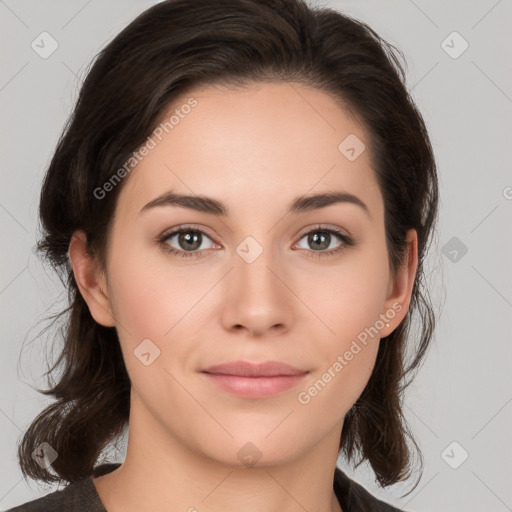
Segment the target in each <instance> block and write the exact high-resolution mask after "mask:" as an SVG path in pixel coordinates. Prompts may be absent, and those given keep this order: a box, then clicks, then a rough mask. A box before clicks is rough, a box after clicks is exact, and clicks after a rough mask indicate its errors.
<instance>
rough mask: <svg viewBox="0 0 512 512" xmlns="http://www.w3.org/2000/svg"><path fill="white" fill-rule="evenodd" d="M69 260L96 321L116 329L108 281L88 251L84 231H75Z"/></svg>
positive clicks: (70, 244) (70, 246)
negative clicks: (108, 291)
mask: <svg viewBox="0 0 512 512" xmlns="http://www.w3.org/2000/svg"><path fill="white" fill-rule="evenodd" d="M69 260H70V263H71V265H72V267H73V274H74V276H75V281H76V283H77V285H78V289H79V290H80V293H81V294H82V297H83V298H84V300H85V302H87V305H88V306H89V311H90V312H91V315H92V317H93V318H94V320H96V322H98V323H99V324H100V325H103V326H105V327H114V326H115V319H114V315H113V312H112V306H111V303H110V300H109V297H108V293H107V291H106V290H107V286H106V284H107V283H106V279H105V276H104V273H103V272H102V271H101V269H100V266H99V262H98V261H97V259H95V258H94V257H93V256H92V255H91V254H90V253H89V252H88V251H87V235H86V234H85V232H84V231H83V230H77V231H75V232H74V233H73V235H72V237H71V241H70V243H69Z"/></svg>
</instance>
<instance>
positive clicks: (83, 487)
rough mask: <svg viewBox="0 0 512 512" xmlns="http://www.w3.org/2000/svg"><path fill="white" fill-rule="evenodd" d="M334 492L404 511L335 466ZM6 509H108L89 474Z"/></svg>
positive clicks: (382, 509)
mask: <svg viewBox="0 0 512 512" xmlns="http://www.w3.org/2000/svg"><path fill="white" fill-rule="evenodd" d="M120 465H121V464H120V463H118V462H116V463H108V464H101V465H99V466H96V467H95V468H94V470H93V476H100V475H104V474H106V473H110V472H111V471H114V469H116V468H118V467H119V466H120ZM333 488H334V492H335V494H336V497H337V498H338V501H339V502H340V505H341V508H342V509H343V512H405V511H403V510H400V509H397V508H395V507H392V506H391V505H388V504H387V503H385V502H383V501H380V500H378V499H377V498H375V497H374V496H372V495H371V494H370V493H369V492H368V491H367V490H366V489H365V488H364V487H362V486H361V485H359V484H358V483H357V482H354V481H353V480H350V478H349V477H348V476H347V475H346V474H345V473H343V471H341V470H340V469H339V468H336V471H335V475H334V483H333ZM7 512H107V511H106V510H105V507H104V506H103V503H102V502H101V500H100V497H99V495H98V493H97V492H96V487H95V486H94V483H93V481H92V477H91V476H88V477H84V478H82V479H80V480H78V481H77V482H73V483H71V484H68V486H67V487H65V488H64V489H61V490H59V491H54V492H52V493H50V494H47V495H46V496H43V497H42V498H37V499H35V500H32V501H28V502H26V503H24V504H23V505H19V506H18V507H14V508H11V509H9V510H7Z"/></svg>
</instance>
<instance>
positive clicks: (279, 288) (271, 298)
mask: <svg viewBox="0 0 512 512" xmlns="http://www.w3.org/2000/svg"><path fill="white" fill-rule="evenodd" d="M271 256H272V255H271V251H270V250H268V251H266V250H263V252H262V253H261V254H260V255H259V256H258V257H257V258H256V259H255V260H254V261H252V262H250V259H248V260H245V259H244V258H243V257H240V256H239V255H238V254H235V255H234V258H233V262H234V265H233V268H232V270H231V271H230V272H229V274H228V276H227V278H226V282H225V284H224V286H225V295H226V298H225V301H224V309H223V314H222V322H223V325H224V328H225V329H227V330H229V331H236V330H238V331H240V330H246V331H247V332H248V333H249V334H250V335H251V336H266V335H270V334H272V335H275V334H279V333H283V332H286V331H287V330H289V329H290V328H291V325H292V322H293V316H294V313H293V311H294V307H296V304H294V302H296V301H297V298H296V297H295V296H294V294H293V292H292V291H291V289H290V285H291V287H292V288H293V283H289V281H290V280H291V277H290V272H286V270H283V265H279V264H278V263H277V262H276V260H275V259H273V258H272V257H271Z"/></svg>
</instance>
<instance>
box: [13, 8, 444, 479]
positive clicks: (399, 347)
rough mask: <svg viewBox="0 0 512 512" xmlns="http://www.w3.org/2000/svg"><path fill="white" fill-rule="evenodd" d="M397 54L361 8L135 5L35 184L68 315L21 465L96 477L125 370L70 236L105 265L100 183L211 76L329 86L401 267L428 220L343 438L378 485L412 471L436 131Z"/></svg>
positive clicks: (113, 429) (107, 211)
mask: <svg viewBox="0 0 512 512" xmlns="http://www.w3.org/2000/svg"><path fill="white" fill-rule="evenodd" d="M399 57H401V58H402V60H403V61H405V59H404V57H403V54H402V53H401V51H400V50H399V49H397V48H396V47H395V46H393V45H391V44H390V43H388V42H386V41H385V40H383V39H382V38H381V37H380V36H379V35H378V34H376V33H375V32H374V31H373V30H372V29H371V28H370V27H369V26H368V25H366V24H365V23H363V22H362V21H360V20H357V19H354V18H351V17H349V16H346V15H344V14H342V13H340V12H338V11H336V10H333V9H330V8H327V7H314V6H312V5H309V4H308V3H306V1H305V0H216V1H215V2H211V1H210V0H166V1H163V2H160V3H158V4H156V5H154V6H152V7H151V8H149V9H147V10H146V11H144V12H143V13H142V14H140V15H139V16H138V17H137V18H136V19H135V20H133V21H132V22H131V23H130V24H129V25H127V26H126V28H124V29H123V30H122V31H121V32H120V33H119V34H118V35H117V36H116V37H115V38H114V39H113V40H112V41H111V42H110V43H109V44H108V45H106V46H105V47H104V49H102V50H101V51H100V52H99V54H97V55H96V57H95V59H94V60H93V63H92V64H91V66H90V68H89V69H88V71H87V75H86V78H85V80H84V82H83V85H82V87H81V89H80V93H79V96H78V99H77V102H76V105H75V108H74V110H73V112H72V114H71V116H70V118H69V119H68V122H67V124H66V126H65V127H64V130H63V132H62V134H61V137H60V139H59V142H58V144H57V147H56V149H55V152H54V154H53V157H52V159H51V162H50V164H49V166H48V168H47V170H46V174H45V177H44V181H43V184H42V189H41V195H40V205H39V217H40V223H41V231H42V236H41V239H40V240H39V241H38V243H37V250H38V252H40V253H42V255H43V257H44V258H45V260H46V261H48V262H49V263H50V264H51V266H52V268H53V269H55V271H56V272H57V274H58V275H59V277H60V279H61V281H62V283H63V284H64V285H65V287H66V290H67V294H68V301H69V305H68V307H66V309H64V310H63V311H62V312H61V313H60V318H61V319H62V320H63V325H64V328H63V330H62V337H63V348H62V351H61V353H60V356H59V357H58V359H57V360H56V362H55V364H54V365H53V366H52V367H51V368H50V370H49V372H48V373H53V372H56V371H57V370H59V375H58V378H57V380H56V382H55V383H54V384H51V387H50V388H49V389H46V390H40V389H38V391H39V392H41V393H43V394H45V395H49V396H51V397H53V398H55V401H54V402H53V403H52V404H51V405H49V406H48V407H47V408H45V409H44V410H43V411H42V412H41V413H40V414H39V415H38V416H37V417H36V418H35V419H34V420H33V422H32V423H31V425H30V426H29V428H28V429H27V431H26V432H25V433H24V435H23V438H22V440H21V442H20V443H19V445H18V458H19V462H20V467H21V469H22V472H23V474H24V475H25V477H27V476H28V477H30V478H33V479H37V480H43V481H45V482H48V483H49V482H55V481H61V480H65V481H68V482H73V481H76V480H77V479H79V478H81V477H83V476H86V475H90V474H91V473H92V470H93V468H94V466H95V463H96V462H97V460H98V457H99V455H100V454H101V452H102V451H103V450H104V449H105V448H106V447H107V446H108V445H109V444H110V443H111V442H112V441H114V440H115V439H116V438H117V437H118V436H119V435H120V434H121V433H122V431H123V429H124V428H125V427H126V425H127V424H128V420H129V400H130V386H131V384H130V379H129V376H128V374H127V371H126V367H125V364H124V361H123V356H122V353H121V349H120V345H119V339H118V336H117V332H116V329H115V328H114V327H111V328H110V327H104V326H101V325H99V324H98V323H96V322H95V320H94V319H93V318H92V316H91V314H90V312H89V309H88V307H87V303H86V302H85V301H84V299H83V298H82V296H81V294H80V292H79V290H78V288H77V283H76V282H75V279H74V275H73V272H72V269H71V267H70V265H69V262H68V247H69V243H70V239H71V236H72V234H73V232H74V231H75V230H77V229H82V230H84V231H85V233H86V234H87V247H88V251H89V252H90V254H91V255H93V256H94V257H96V258H98V261H99V262H100V263H101V265H103V268H105V261H106V248H107V241H108V238H109V231H110V229H111V226H112V220H113V215H114V211H115V208H116V201H117V197H118V194H119V192H120V190H121V188H122V186H123V183H122V182H121V183H120V184H119V185H118V186H116V187H115V188H114V189H113V190H112V191H111V192H109V194H107V195H106V196H105V197H104V198H102V199H98V198H97V197H96V195H95V193H94V191H95V190H97V189H98V187H101V186H102V185H103V184H104V183H106V182H107V181H108V180H109V179H110V178H111V177H112V176H113V174H114V173H115V171H116V170H118V169H120V168H121V167H123V164H124V163H125V162H126V161H127V160H128V159H129V158H130V157H131V156H132V154H133V152H134V151H136V150H137V148H139V147H140V146H141V145H142V144H143V142H144V141H145V140H146V139H147V137H148V136H149V135H150V134H151V133H152V131H153V130H154V129H155V127H156V126H157V123H158V121H159V119H160V118H161V117H162V115H163V114H165V112H166V110H167V108H168V106H169V105H170V103H171V102H173V100H174V99H175V98H176V97H177V96H178V95H179V96H182V95H183V94H185V93H187V91H190V90H192V89H194V88H196V87H199V86H205V85H215V84H221V85H229V86H234V87H238V86H240V87H241V86H244V85H247V84H251V83H256V82H260V83H261V82H271V81H289V82H292V81H293V82H296V83H301V84H304V85H307V86H311V87H314V88H317V89H318V90H321V91H324V92H326V93H328V94H330V95H331V96H332V97H333V98H335V99H336V100H337V101H339V103H340V105H341V106H342V107H343V108H344V109H345V110H346V111H348V112H349V113H351V114H352V115H353V116H354V118H355V119H357V120H358V121H359V122H360V123H361V125H362V126H363V127H364V128H365V131H366V133H367V134H368V138H369V141H370V147H369V150H370V154H371V158H372V166H373V169H374V171H375V173H376V176H377V181H378V184H379V187H380V190H381V192H382V195H383V199H384V208H385V214H384V217H385V230H386V244H387V250H388V256H389V262H390V268H391V269H392V270H393V271H396V270H397V269H398V268H399V267H400V265H403V264H404V255H405V251H404V249H405V248H406V242H405V234H406V232H407V230H408V229H410V228H413V229H415V230H416V231H417V233H418V268H417V274H416V278H415V282H414V285H413V289H412V298H411V303H410V307H409V310H408V312H407V315H406V317H405V318H404V320H403V321H402V322H401V324H400V325H399V326H398V327H397V328H396V329H395V330H394V331H393V332H392V333H391V334H390V335H389V336H388V337H387V338H385V341H384V342H382V343H381V344H380V347H379V351H378V354H377V360H376V364H375V367H374V370H373V373H372V375H371V377H370V379H369V382H368V383H367V385H366V387H365V389H364V390H363V392H362V394H361V396H360V397H359V398H358V400H357V401H356V403H355V404H354V406H353V407H352V408H351V409H350V410H349V412H348V413H347V415H346V417H345V422H344V425H343V432H342V436H341V439H340V444H339V450H340V452H343V453H344V454H345V456H346V458H347V460H348V461H349V462H355V461H356V459H358V461H357V464H360V463H361V462H363V461H367V462H368V463H369V464H370V465H371V468H372V469H373V471H374V472H375V475H376V477H377V480H378V481H379V483H380V485H381V486H389V485H391V484H394V483H396V482H398V481H400V480H405V479H407V478H409V477H410V475H411V468H412V467H413V466H412V460H413V453H412V447H411V446H410V445H409V443H408V440H410V441H412V443H413V445H414V447H415V449H416V450H417V452H418V453H419V455H420V461H422V457H421V451H420V449H419V447H418V445H417V443H416V442H415V441H414V438H413V436H412V434H411V432H410V430H409V428H408V426H407V422H406V420H405V417H404V414H403V404H402V399H403V394H404V393H403V392H404V390H405V388H406V386H407V385H408V384H409V383H410V381H411V379H412V377H413V375H414V374H415V373H416V370H417V369H418V368H419V367H420V365H421V363H422V361H423V359H424V356H425V354H426V351H427V348H428V346H429V344H430V341H431V338H432V335H433V330H434V325H435V315H434V313H433V307H432V303H431V301H430V300H429V298H428V289H427V288H426V286H425V283H424V260H425V255H426V253H427V248H428V245H429V241H430V239H431V235H432V233H433V232H434V231H433V229H434V225H435V222H436V217H437V208H438V182H437V171H436V164H435V159H434V155H433V150H432V147H431V143H430V140H429V136H428V133H427V129H426V126H425V123H424V121H423V118H422V116H421V114H420V112H419V110H418V108H417V106H416V105H415V103H414V101H413V99H412V97H411V95H410V94H409V92H408V91H407V89H406V87H405V80H406V73H405V71H404V69H406V64H405V68H404V66H403V65H402V64H401V61H400V58H399ZM413 315H416V316H417V320H418V322H417V323H415V326H414V330H413V329H411V325H412V318H413ZM413 334H414V335H415V336H416V337H417V340H413V336H412V335H413ZM409 351H410V352H411V354H412V357H408V356H407V354H406V352H407V353H408V352H409ZM407 360H409V362H407ZM42 442H47V443H49V444H50V445H51V446H52V447H53V449H54V450H56V451H57V453H58V457H57V459H56V460H55V461H54V462H53V464H52V465H51V469H53V471H54V473H53V472H50V470H49V468H44V467H42V466H41V465H39V464H38V463H37V462H36V461H35V460H34V459H33V458H32V453H33V451H34V449H35V447H36V446H38V445H39V444H40V443H42Z"/></svg>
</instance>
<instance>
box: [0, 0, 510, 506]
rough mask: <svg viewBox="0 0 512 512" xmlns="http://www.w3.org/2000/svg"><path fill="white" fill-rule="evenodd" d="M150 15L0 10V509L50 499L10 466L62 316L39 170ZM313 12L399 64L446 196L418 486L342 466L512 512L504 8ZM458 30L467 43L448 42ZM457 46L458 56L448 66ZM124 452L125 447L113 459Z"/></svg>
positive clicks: (398, 3)
mask: <svg viewBox="0 0 512 512" xmlns="http://www.w3.org/2000/svg"><path fill="white" fill-rule="evenodd" d="M153 3H155V2H151V1H147V0H146V1H142V0H138V1H135V0H130V1H128V0H123V1H120V0H116V1H113V0H112V1H103V2H100V1H99V0H89V1H86V0H79V1H78V0H73V1H67V2H62V1H44V2H43V1H41V0H37V1H36V0H32V1H28V0H17V1H15V0H5V1H2V0H0V25H1V29H0V37H1V48H2V54H1V68H0V70H1V76H0V102H1V108H2V116H1V120H0V126H1V154H2V173H1V179H2V186H1V187H0V226H1V229H2V235H1V236H2V238H1V240H2V243H1V253H0V258H1V267H0V314H1V317H0V322H1V324H0V329H1V335H2V349H3V350H2V354H3V357H2V360H1V365H2V368H1V374H0V378H1V389H2V402H1V408H0V413H1V414H0V431H1V432H2V436H1V443H2V457H1V459H2V474H1V479H0V482H1V488H0V508H1V509H2V510H5V509H7V508H10V507H12V506H14V505H17V504H20V503H22V502H25V501H27V500H29V499H34V498H35V497H38V496H40V495H43V494H46V493H47V492H49V491H50V490H55V489H57V487H55V486H53V487H52V486H48V485H39V486H38V484H37V483H36V482H33V481H30V482H28V483H27V482H25V480H24V479H23V478H22V475H21V471H20V470H19V467H18V465H17V459H16V443H17V441H18V440H19V439H20V437H21V434H22V432H23V431H24V429H26V428H27V427H28V425H29V423H30V422H31V420H32V419H33V418H34V417H35V416H36V414H37V413H38V412H39V411H40V410H41V409H42V408H43V407H44V406H45V405H46V404H48V403H50V401H51V400H50V399H49V398H47V397H45V396H43V395H41V394H38V393H37V392H36V391H35V390H34V389H33V388H34V387H36V386H41V387H44V386H45V380H44V378H43V372H44V371H45V370H46V369H47V367H46V358H47V357H48V358H49V359H50V360H51V353H46V352H45V348H44V347H45V346H46V344H47V339H48V336H47V335H45V336H38V333H39V331H40V330H41V328H42V327H43V326H44V325H46V324H44V323H43V321H44V319H45V318H46V317H47V316H48V315H49V314H50V313H51V312H56V311H59V310H60V308H61V307H63V306H64V304H65V303H64V302H63V301H64V299H65V294H64V290H63V288H62V285H61V284H60V283H59V281H58V279H57V278H56V277H55V276H54V275H53V274H52V273H51V272H50V271H49V270H47V268H46V267H43V266H42V265H41V263H40V261H39V260H38V258H37V257H36V256H35V254H34V251H33V249H34V245H35V243H36V240H37V238H38V233H37V205H38V194H39V189H40V185H41V179H42V176H43V172H44V170H45V168H46V166H47V165H48V163H49V159H50V157H51V155H52V152H53V150H54V147H55V144H56V142H57V139H58V136H59V134H60V132H61V129H62V127H63V125H64V122H65V121H66V119H67V116H68V115H69V113H70V111H71V108H72V105H73V103H74V101H75V100H76V97H77V92H78V88H79V85H80V82H81V80H82V79H83V77H84V73H85V72H86V69H87V66H88V64H89V63H90V61H91V60H92V58H93V57H94V55H95V54H96V53H97V51H99V49H100V48H102V47H103V46H104V44H105V43H106V42H108V41H109V40H110V39H111V38H112V37H113V36H114V35H115V34H117V33H118V32H119V31H120V30H121V29H122V28H123V27H124V26H125V25H126V24H127V23H128V22H130V21H131V20H132V19H133V18H134V17H135V16H136V15H137V14H138V13H139V12H141V11H143V10H144V9H145V8H147V7H149V6H150V5H152V4H153ZM318 3H319V4H320V2H318ZM324 4H325V5H329V6H333V7H335V8H338V9H339V10H341V11H342V12H345V13H347V14H350V15H353V16H355V17H356V18H359V19H361V20H363V21H365V22H367V23H368V24H369V25H370V26H371V27H372V28H374V29H375V30H376V31H377V32H378V33H379V34H380V35H381V36H383V37H384V38H385V39H387V40H388V41H389V42H391V43H394V44H396V45H397V46H398V47H399V48H401V49H402V51H403V52H404V54H405V56H406V59H407V62H408V79H407V85H408V88H409V89H410V90H411V91H412V94H413V97H414V99H415V101H416V102H417V104H418V106H419V107H420V109H421V111H422V113H423V115H424V118H425V121H426V123H427V126H428V128H429V130H430V134H431V138H432V142H433V145H434V150H435V153H436V157H437V163H438V166H439V173H440V186H441V210H440V225H439V231H438V239H437V241H436V243H435V244H434V245H433V246H432V253H431V255H430V257H429V260H428V266H429V269H430V271H429V273H430V285H431V287H432V298H433V299H434V301H435V302H436V304H437V311H438V315H439V322H438V327H437V331H436V335H435V339H434V342H433V345H432V348H431V350H430V352H429V355H428V358H427V360H426V362H425V365H424V366H423V368H422V369H421V371H420V372H419V374H418V376H417V379H416V381H415V382H414V383H413V385H412V386H411V388H410V389H409V391H408V393H407V395H406V404H407V406H406V409H405V410H406V416H407V418H408V420H409V422H410V424H411V427H412V430H413V432H414V433H415V435H416V438H417V441H418V443H419V445H420V447H421V448H422V451H423V455H424V458H425V469H424V473H423V476H422V479H421V481H420V482H419V484H418V486H417V487H416V489H415V490H414V491H413V492H411V493H410V494H409V495H408V496H405V497H404V498H400V495H401V494H402V493H404V492H405V491H408V490H410V488H411V486H412V483H413V480H411V481H410V482H409V483H408V484H400V485H395V486H393V487H390V488H387V489H385V490H384V489H380V488H379V487H378V486H377V485H376V484H375V482H374V480H373V476H372V474H371V472H370V471H369V470H368V468H367V467H365V466H362V467H360V468H358V469H357V470H356V471H352V470H351V469H349V468H346V467H345V465H344V464H343V462H342V461H340V462H339V464H340V466H342V467H344V468H345V469H346V470H347V471H348V473H349V474H351V475H353V476H355V477H356V479H357V480H358V481H359V482H361V483H362V484H363V485H365V486H366V487H367V488H368V489H369V490H370V491H371V492H373V493H374V494H375V495H377V496H379V497H382V498H384V499H386V500H387V501H389V502H391V503H393V504H395V505H397V506H399V507H403V508H406V509H407V510H411V511H412V510H416V511H432V512H433V511H484V510H485V511H486V512H491V511H497V512H498V511H505V510H512V486H511V484H510V482H511V476H512V460H511V459H512V449H511V445H512V441H511V435H510V433H511V428H510V427H511V415H512V404H511V402H512V386H511V380H512V377H511V371H510V362H511V343H510V341H511V324H512V323H511V308H512V286H511V284H512V283H511V272H510V262H511V261H512V258H511V252H512V251H511V245H512V243H511V240H512V237H511V236H510V233H511V231H510V228H511V215H510V214H511V209H512V175H511V173H510V164H511V152H510V146H511V142H512V138H511V136H512V129H511V128H512V127H511V120H512V117H511V115H510V114H511V110H512V83H511V76H512V58H511V57H512V56H511V52H512V45H511V39H512V38H511V35H510V32H511V28H512V25H511V21H512V19H511V18H512V17H511V12H512V5H511V1H510V0H499V1H496V0H481V1H467V0H464V1H463V0H459V1H453V0H451V1H446V0H435V1H432V0H431V1H428V2H427V1H426V0H414V1H413V0H394V1H386V2H384V1H382V0H371V1H370V0H359V1H348V0H347V1H341V0H340V1H330V2H324ZM43 31H46V32H48V33H49V34H51V36H52V37H53V38H54V39H55V40H56V41H57V43H58V48H57V50H56V51H55V52H54V53H53V54H52V55H50V56H49V57H48V58H46V59H43V58H42V57H41V56H40V55H39V54H38V53H36V51H34V50H33V49H32V47H31V43H32V41H34V40H36V42H37V41H40V38H38V36H39V34H41V32H43ZM454 31H456V32H458V33H459V34H460V36H461V37H462V38H463V39H461V38H460V37H459V36H457V35H455V36H453V35H451V36H450V34H452V33H453V32H454ZM448 36H450V37H448ZM447 38H448V39H447ZM443 41H445V42H444V43H443ZM464 41H467V43H468V44H469V46H468V48H467V50H466V51H464V52H463V53H461V54H460V55H459V53H460V51H461V50H462V49H463V47H464V46H463V45H464ZM45 47H46V48H47V49H48V48H50V46H49V43H48V44H46V45H45ZM449 53H451V54H452V55H451V56H450V55H449ZM454 57H456V58H454ZM465 250H467V252H464V251H465ZM58 301H60V303H59V302H58ZM56 302H57V304H56ZM22 348H23V352H22ZM453 442H456V443H457V444H455V445H453V444H452V443H453ZM465 452H467V454H468V457H467V459H466V460H463V455H464V453H465ZM122 454H123V447H122V446H121V449H120V451H118V452H116V453H113V455H112V456H113V457H119V458H120V459H119V460H122ZM454 467H456V469H454Z"/></svg>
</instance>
